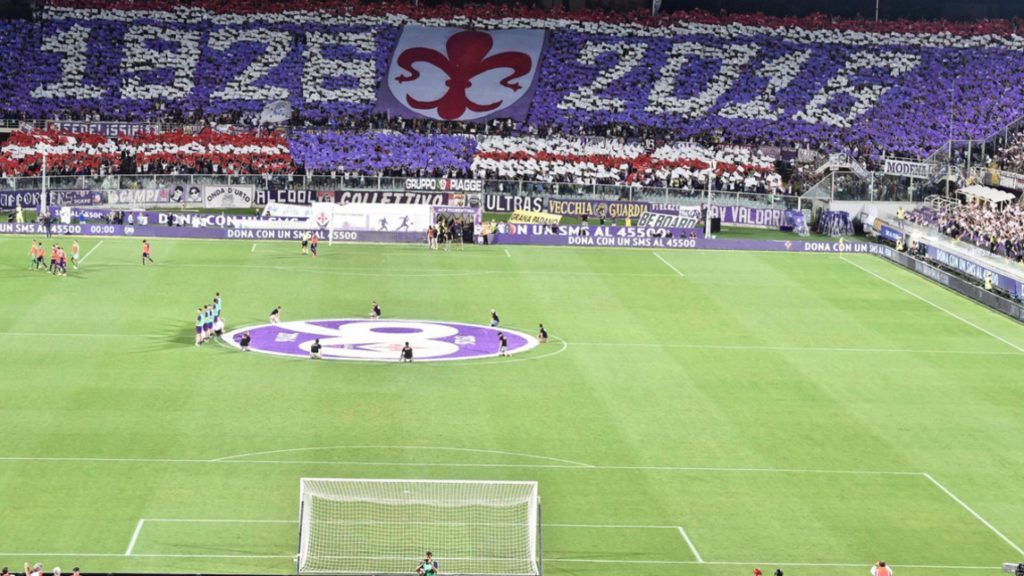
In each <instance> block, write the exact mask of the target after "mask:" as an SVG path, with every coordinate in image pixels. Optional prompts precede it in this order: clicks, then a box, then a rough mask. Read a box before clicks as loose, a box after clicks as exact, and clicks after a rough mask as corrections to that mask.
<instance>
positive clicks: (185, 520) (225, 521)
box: [146, 518, 679, 530]
mask: <svg viewBox="0 0 1024 576" xmlns="http://www.w3.org/2000/svg"><path fill="white" fill-rule="evenodd" d="M146 521H147V522H150V523H152V522H177V523H181V524H192V523H195V524H298V523H299V521H298V520H275V519H265V520H260V519H251V518H239V519H233V518H146ZM339 523H340V524H358V522H339ZM463 525H465V526H480V525H494V524H487V523H483V524H481V523H479V522H466V523H463ZM544 526H545V527H546V528H552V527H553V528H608V529H634V528H635V529H641V530H675V529H677V528H679V527H678V526H669V525H661V524H552V523H545V524H544Z"/></svg>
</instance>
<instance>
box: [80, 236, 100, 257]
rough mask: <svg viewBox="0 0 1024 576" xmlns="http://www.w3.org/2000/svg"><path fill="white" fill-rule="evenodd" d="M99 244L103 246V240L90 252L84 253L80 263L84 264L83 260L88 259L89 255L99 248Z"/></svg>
mask: <svg viewBox="0 0 1024 576" xmlns="http://www.w3.org/2000/svg"><path fill="white" fill-rule="evenodd" d="M100 244H103V240H100V241H99V242H98V243H97V244H96V245H95V246H93V247H92V250H89V251H88V252H86V253H85V256H82V260H81V262H85V259H86V258H88V257H89V254H92V253H93V252H95V251H96V249H97V248H99V247H100Z"/></svg>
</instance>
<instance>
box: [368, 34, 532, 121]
mask: <svg viewBox="0 0 1024 576" xmlns="http://www.w3.org/2000/svg"><path fill="white" fill-rule="evenodd" d="M543 42H544V33H543V32H542V31H537V30H508V31H490V32H481V31H471V30H457V29H451V28H447V29H445V28H441V29H438V28H420V27H413V28H412V29H411V30H410V27H407V29H406V30H405V31H403V35H402V37H401V39H400V40H399V43H398V46H396V49H395V52H394V57H393V58H394V59H393V60H392V62H391V69H390V71H389V73H388V76H389V78H388V82H387V83H388V85H389V87H390V89H391V92H392V94H393V95H394V98H395V100H396V101H397V104H399V105H400V106H402V107H404V108H406V109H408V110H409V111H411V112H415V113H417V114H421V115H423V116H428V117H432V118H436V119H440V120H475V119H478V118H482V117H486V116H488V115H492V114H494V113H497V112H499V111H502V110H504V109H506V108H509V107H510V106H512V105H514V104H515V103H516V102H517V101H519V100H520V99H522V97H523V96H524V94H526V93H527V92H530V90H529V89H530V86H531V84H532V83H533V80H534V77H535V76H536V70H537V62H538V59H539V55H540V51H541V49H542V47H543ZM525 102H528V100H524V103H525ZM510 112H511V111H510ZM510 116H513V115H511V114H510Z"/></svg>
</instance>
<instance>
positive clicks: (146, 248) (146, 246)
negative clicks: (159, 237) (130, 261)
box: [142, 240, 156, 266]
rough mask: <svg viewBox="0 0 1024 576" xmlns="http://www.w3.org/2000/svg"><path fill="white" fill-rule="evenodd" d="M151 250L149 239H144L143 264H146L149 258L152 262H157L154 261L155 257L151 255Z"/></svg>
mask: <svg viewBox="0 0 1024 576" xmlns="http://www.w3.org/2000/svg"><path fill="white" fill-rule="evenodd" d="M149 252H150V250H149V241H148V240H143V241H142V265H143V266H145V265H146V260H149V263H150V264H156V262H153V257H152V256H150V255H149Z"/></svg>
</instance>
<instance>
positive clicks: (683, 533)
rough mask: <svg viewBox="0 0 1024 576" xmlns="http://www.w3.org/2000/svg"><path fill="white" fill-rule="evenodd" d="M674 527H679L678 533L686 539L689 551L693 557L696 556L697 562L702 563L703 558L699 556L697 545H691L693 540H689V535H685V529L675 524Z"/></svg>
mask: <svg viewBox="0 0 1024 576" xmlns="http://www.w3.org/2000/svg"><path fill="white" fill-rule="evenodd" d="M676 528H679V533H680V534H682V535H683V540H686V545H687V546H689V547H690V551H691V552H693V555H694V557H695V558H697V562H699V563H700V564H703V563H704V559H703V558H701V557H700V552H697V547H696V546H694V545H693V542H691V541H690V537H689V536H687V535H686V530H683V527H682V526H676Z"/></svg>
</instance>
